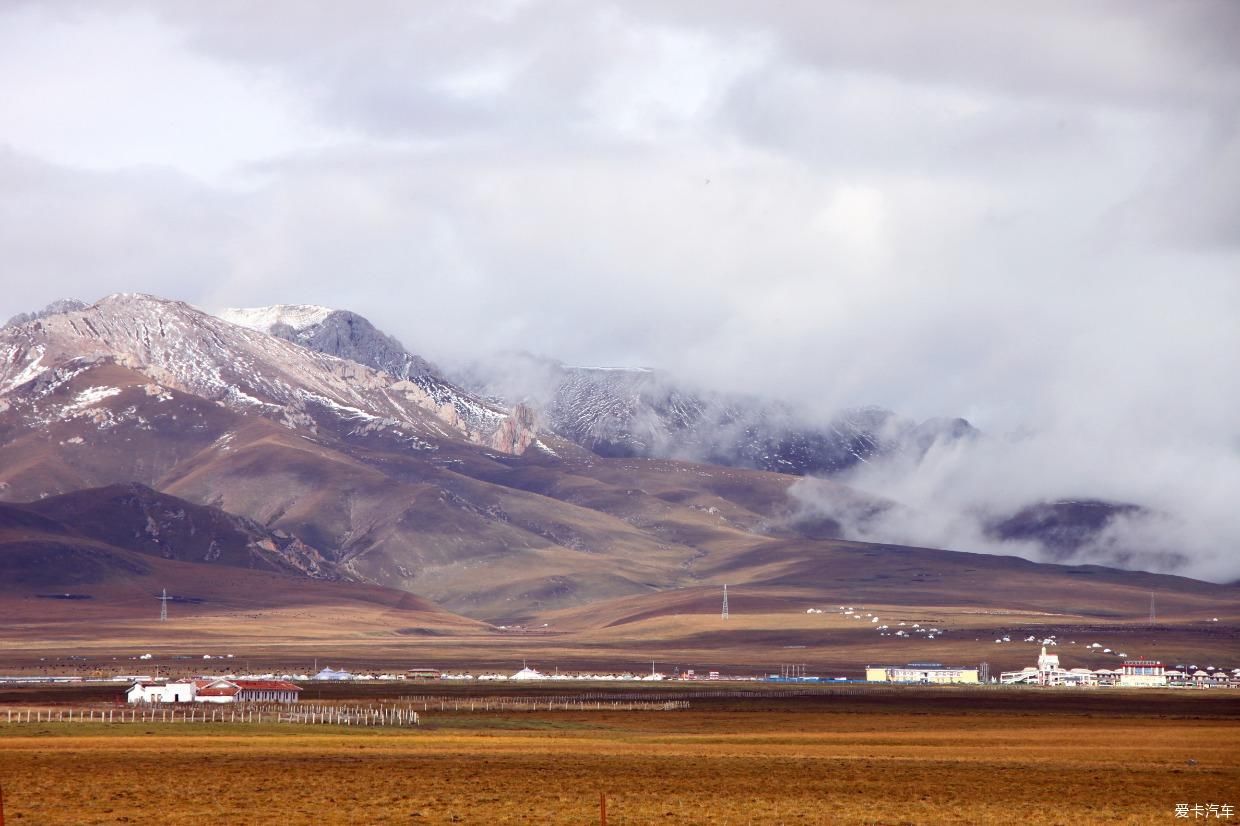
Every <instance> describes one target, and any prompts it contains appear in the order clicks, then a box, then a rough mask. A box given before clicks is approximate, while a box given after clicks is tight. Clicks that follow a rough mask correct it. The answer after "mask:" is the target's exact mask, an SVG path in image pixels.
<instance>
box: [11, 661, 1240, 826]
mask: <svg viewBox="0 0 1240 826" xmlns="http://www.w3.org/2000/svg"><path fill="white" fill-rule="evenodd" d="M378 688H379V687H378V686H375V687H371V688H370V691H371V692H376V691H377V690H378ZM701 688H703V687H702V686H698V687H697V690H694V689H692V688H691V687H670V686H669V687H660V688H657V689H656V688H654V687H651V688H650V689H648V690H647V692H648V693H649V694H650V696H651V697H654V696H660V697H662V696H682V697H683V696H692V697H693V699H691V700H690V707H689V708H688V709H684V710H678V711H632V712H626V711H616V710H611V711H601V712H590V711H559V710H556V711H536V712H529V711H527V712H513V711H506V712H491V713H486V712H481V711H477V712H473V713H470V712H453V711H451V710H448V711H444V712H439V711H436V710H434V709H433V708H432V709H431V710H429V711H427V712H426V713H425V714H424V716H423V725H422V726H421V728H419V729H416V730H408V729H399V730H397V729H382V728H373V729H352V730H345V729H339V728H333V727H306V726H297V725H288V724H282V725H268V726H244V727H243V726H231V725H227V724H196V725H195V724H180V723H178V724H175V725H174V724H141V723H139V724H125V725H120V724H113V725H111V726H106V725H101V724H97V723H96V724H91V723H76V722H75V723H32V724H20V725H19V724H11V725H3V724H0V784H2V785H3V789H4V799H5V804H6V806H7V816H8V818H9V820H8V822H9V823H31V824H49V826H54V825H55V824H111V823H165V824H191V823H202V822H211V821H219V820H227V821H228V822H230V823H234V824H260V823H271V822H280V823H284V824H290V825H295V824H343V823H368V824H370V823H375V824H387V823H427V824H430V823H539V824H553V823H554V824H559V823H565V824H567V823H574V824H582V823H597V822H599V814H600V813H599V797H600V794H605V795H606V799H607V815H608V820H607V822H608V823H611V824H637V823H654V822H660V823H726V824H748V823H800V824H818V823H970V824H973V823H1011V822H1015V821H1019V822H1023V823H1032V824H1043V823H1045V824H1051V823H1094V822H1098V823H1102V822H1105V823H1163V822H1168V821H1172V820H1174V816H1175V815H1174V813H1175V807H1176V804H1189V805H1190V806H1192V805H1195V804H1201V805H1202V806H1208V805H1210V804H1215V805H1218V806H1222V805H1232V806H1233V807H1234V806H1235V805H1236V804H1237V803H1238V802H1240V801H1238V800H1237V799H1236V790H1237V789H1240V737H1238V736H1237V735H1238V734H1240V698H1237V697H1236V696H1235V695H1234V694H1233V692H1227V691H1198V692H1194V691H1180V692H1164V691H1154V692H1126V691H1068V692H1065V691H1046V690H1038V689H994V688H992V689H977V690H973V691H967V690H961V689H923V688H905V689H892V688H879V689H869V688H865V687H847V688H840V689H830V690H820V691H815V692H804V691H791V690H788V689H787V687H784V688H782V689H781V688H778V687H771V688H767V689H764V690H760V691H754V690H752V689H750V688H748V687H746V688H745V689H744V692H743V694H742V693H740V692H741V689H739V688H734V687H726V686H717V687H716V688H718V691H716V692H714V693H715V694H716V695H717V696H701V695H702V693H703V692H701V691H700V689H701ZM477 689H478V687H470V688H468V689H467V688H465V687H460V688H459V689H457V690H456V691H457V696H458V697H459V698H461V699H465V698H467V697H468V696H469V695H470V693H471V692H475V691H476V690H477ZM333 690H334V691H336V692H342V691H347V690H348V689H345V688H344V687H333ZM393 690H394V691H398V690H404V691H407V690H408V688H394V689H393ZM428 690H433V691H436V692H439V691H441V688H440V687H438V686H436V687H435V688H434V689H428ZM509 690H517V689H515V688H511V689H509ZM521 690H523V691H527V692H538V691H544V692H546V691H557V692H559V691H561V687H559V686H556V687H554V688H552V687H551V686H549V685H547V684H543V685H541V686H532V687H527V688H523V689H521ZM576 690H586V689H585V688H581V689H576ZM690 691H693V693H692V694H690V693H686V692H690ZM40 692H41V693H40V694H38V695H37V696H35V695H31V696H28V697H26V698H24V699H26V700H37V701H38V702H40V703H43V702H60V703H61V706H62V707H63V706H64V704H65V702H66V701H67V700H72V701H73V702H74V703H77V704H78V705H79V707H81V703H82V702H83V700H84V699H85V698H84V697H83V696H82V695H81V691H80V690H79V689H69V690H67V692H66V693H64V694H62V695H61V696H60V697H59V698H58V697H57V696H56V693H55V692H54V691H52V692H51V693H48V690H47V689H42V690H40ZM378 693H382V692H381V691H378ZM2 699H3V700H4V702H6V703H10V704H11V703H14V702H20V701H21V700H22V699H23V698H21V697H18V696H14V695H13V694H12V693H10V694H8V695H6V696H5V697H4V698H2ZM449 708H451V706H449Z"/></svg>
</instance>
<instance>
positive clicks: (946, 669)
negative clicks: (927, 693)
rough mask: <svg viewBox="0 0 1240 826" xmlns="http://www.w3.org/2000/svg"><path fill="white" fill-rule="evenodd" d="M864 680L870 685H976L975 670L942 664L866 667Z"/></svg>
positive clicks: (977, 681) (977, 680)
mask: <svg viewBox="0 0 1240 826" xmlns="http://www.w3.org/2000/svg"><path fill="white" fill-rule="evenodd" d="M865 679H866V682H870V683H918V684H924V685H959V684H965V685H977V684H978V683H979V682H981V681H980V680H979V679H978V677H977V669H976V668H961V667H957V666H945V665H943V664H942V663H909V664H908V665H877V666H875V665H867V666H866V667H865Z"/></svg>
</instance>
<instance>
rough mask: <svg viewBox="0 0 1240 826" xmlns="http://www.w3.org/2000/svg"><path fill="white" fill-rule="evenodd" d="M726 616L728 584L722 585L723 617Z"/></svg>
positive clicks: (725, 617)
mask: <svg viewBox="0 0 1240 826" xmlns="http://www.w3.org/2000/svg"><path fill="white" fill-rule="evenodd" d="M727 618H728V586H727V585H726V584H725V585H724V586H723V619H727Z"/></svg>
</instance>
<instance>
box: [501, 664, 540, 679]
mask: <svg viewBox="0 0 1240 826" xmlns="http://www.w3.org/2000/svg"><path fill="white" fill-rule="evenodd" d="M508 679H510V680H545V679H547V675H545V674H543V673H542V672H541V671H536V670H535V669H533V668H530V667H529V666H526V667H525V668H522V669H521V670H520V671H518V672H517V673H516V674H513V675H512V676H511V677H509V678H508Z"/></svg>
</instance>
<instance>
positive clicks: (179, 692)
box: [125, 682, 195, 704]
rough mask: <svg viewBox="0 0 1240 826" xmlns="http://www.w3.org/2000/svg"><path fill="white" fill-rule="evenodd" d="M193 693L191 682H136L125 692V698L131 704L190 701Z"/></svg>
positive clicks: (192, 698)
mask: <svg viewBox="0 0 1240 826" xmlns="http://www.w3.org/2000/svg"><path fill="white" fill-rule="evenodd" d="M194 693H195V692H194V684H193V683H191V682H176V683H157V682H137V683H134V684H133V685H131V686H130V687H129V689H128V690H127V691H126V692H125V699H126V700H127V701H128V702H129V703H131V704H136V703H192V702H193V701H194Z"/></svg>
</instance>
